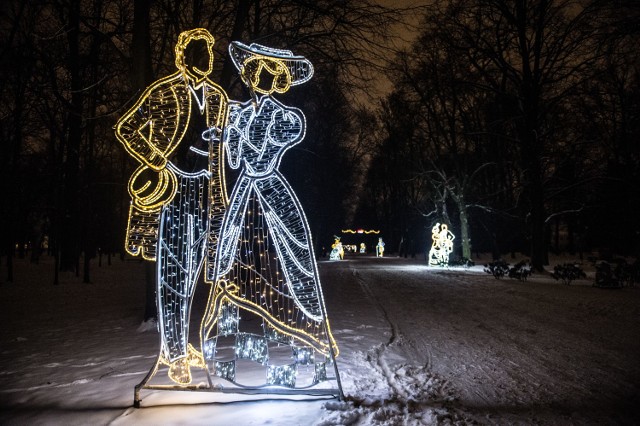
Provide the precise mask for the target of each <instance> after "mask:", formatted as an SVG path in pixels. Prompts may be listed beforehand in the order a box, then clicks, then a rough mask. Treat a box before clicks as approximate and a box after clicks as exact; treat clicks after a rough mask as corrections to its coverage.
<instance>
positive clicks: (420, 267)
mask: <svg viewBox="0 0 640 426" xmlns="http://www.w3.org/2000/svg"><path fill="white" fill-rule="evenodd" d="M3 260H4V259H3ZM475 260H476V264H477V265H478V266H475V267H472V268H469V269H463V268H448V269H446V268H428V267H427V266H426V262H425V261H424V259H405V258H397V257H385V258H375V257H367V256H358V255H351V256H350V257H349V256H347V257H346V258H345V260H344V261H332V262H330V261H321V262H320V264H319V268H320V274H321V278H322V282H323V287H324V292H325V299H326V304H327V309H328V312H329V316H330V320H331V324H332V329H333V330H334V335H335V338H336V340H337V342H338V345H339V346H340V356H339V357H338V367H339V370H340V375H341V379H342V385H343V388H344V392H345V395H346V400H345V401H338V400H337V399H334V398H326V397H325V398H316V397H308V396H301V397H298V396H296V397H291V396H265V395H261V396H247V395H238V394H220V393H203V392H198V393H196V392H172V391H158V390H143V391H142V394H141V395H142V404H141V405H142V408H133V406H132V403H133V389H134V386H135V385H136V384H137V383H139V382H140V381H141V380H142V378H143V377H144V376H145V375H146V373H147V372H148V370H149V368H150V367H151V366H152V364H153V362H154V360H155V356H156V355H157V350H158V344H159V341H158V335H157V332H156V331H155V327H154V326H153V324H148V323H142V322H141V317H142V313H143V311H144V302H145V300H144V286H143V282H144V281H143V280H144V267H143V265H142V264H141V263H140V262H139V261H136V260H129V259H128V260H126V261H121V260H120V259H117V260H114V261H113V263H112V265H111V266H107V265H106V264H103V266H102V267H98V266H97V265H96V264H95V262H94V264H93V269H92V279H93V282H92V283H90V284H83V283H82V282H81V280H80V279H79V278H77V277H76V276H75V275H73V274H62V275H61V277H60V285H58V286H53V285H52V284H51V282H52V278H51V277H52V268H53V265H52V261H51V259H50V258H47V257H45V258H43V259H41V262H40V263H39V264H32V263H29V262H28V261H26V260H20V259H18V260H16V262H15V263H16V264H15V282H13V283H8V282H6V281H4V280H5V277H6V269H5V267H6V264H5V263H3V264H2V265H0V274H1V275H0V277H2V280H3V282H2V283H1V284H0V321H1V323H2V327H1V329H0V424H9V425H13V424H15V425H23V424H30V425H40V424H47V425H50V424H65V425H76V424H92V425H99V424H114V425H133V424H135V425H157V424H163V425H167V424H168V425H172V424H206V425H212V424H214V425H235V426H241V425H263V424H268V425H311V424H315V425H325V426H326V425H431V424H544V425H567V424H580V425H582V424H587V425H589V424H634V423H637V422H638V421H640V408H639V407H640V389H639V388H640V356H639V355H640V327H639V326H638V321H639V319H640V287H626V288H623V289H615V290H614V289H600V288H595V287H593V286H592V282H593V274H594V271H593V267H591V266H590V265H589V264H585V265H583V267H584V269H585V271H586V272H587V273H588V278H587V279H586V280H578V281H574V282H573V283H572V284H571V285H570V286H567V285H564V284H562V283H561V282H560V281H555V280H553V279H552V278H550V277H549V275H548V273H547V274H543V273H536V274H534V275H533V276H531V277H530V278H529V279H528V280H527V281H526V282H520V281H517V280H512V279H509V278H504V279H501V280H497V279H495V278H493V277H492V276H490V275H488V274H486V273H484V272H483V271H482V264H483V262H484V263H486V262H487V261H488V259H484V260H483V259H475ZM507 260H508V261H509V262H510V263H515V262H516V261H517V259H516V260H511V259H507ZM573 260H575V259H570V258H563V259H555V260H554V259H552V261H551V265H550V266H549V268H548V269H549V270H550V271H551V270H553V265H555V264H558V263H565V262H568V261H573ZM103 261H104V259H103ZM104 263H106V262H104ZM207 291H208V288H207V285H206V284H201V285H200V286H199V292H197V293H196V302H194V317H195V318H196V319H194V321H195V322H197V315H198V313H199V312H201V311H202V309H201V308H202V307H201V305H202V303H200V304H199V305H198V303H199V301H201V300H202V299H205V298H206V297H205V296H206V293H207Z"/></svg>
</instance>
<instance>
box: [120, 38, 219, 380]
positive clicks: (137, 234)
mask: <svg viewBox="0 0 640 426" xmlns="http://www.w3.org/2000/svg"><path fill="white" fill-rule="evenodd" d="M213 44H214V38H213V36H212V35H211V34H210V33H209V32H208V31H207V30H205V29H202V28H197V29H193V30H189V31H185V32H183V33H181V34H180V35H179V37H178V42H177V44H176V46H175V55H176V57H175V65H176V67H177V68H178V70H177V72H175V73H173V74H171V75H169V76H167V77H164V78H162V79H160V80H158V81H156V82H155V83H153V84H152V85H151V86H149V87H148V88H147V89H146V90H145V91H144V93H143V94H142V96H141V97H140V99H139V100H138V101H137V102H136V103H135V105H133V107H132V108H131V109H130V110H129V111H127V112H126V113H125V114H124V115H123V116H122V118H120V120H119V121H118V123H117V124H116V136H117V138H118V140H119V141H120V142H121V143H122V144H123V145H124V147H125V148H126V150H127V151H128V152H129V153H130V154H131V155H132V156H133V157H134V158H135V159H136V160H138V162H140V163H141V164H140V166H139V167H138V169H137V170H135V171H134V173H133V175H132V176H131V179H130V180H129V193H130V195H131V197H132V202H131V207H130V210H129V221H128V228H127V242H126V250H127V251H128V252H129V253H130V254H132V255H134V256H136V255H141V256H142V257H143V258H144V259H147V260H156V268H157V289H156V297H157V305H158V323H159V330H160V336H161V343H160V346H161V347H160V356H159V357H158V360H157V362H156V366H155V367H154V369H153V370H152V371H153V373H151V372H150V374H149V376H147V378H145V382H143V383H142V384H141V385H140V386H142V385H143V384H144V383H146V380H148V379H149V378H150V376H152V375H153V374H155V371H156V370H157V368H158V364H164V365H168V366H169V373H168V374H169V377H170V378H171V380H172V381H174V382H175V383H177V384H180V385H187V384H189V383H191V371H190V368H191V367H192V366H198V367H202V368H204V361H203V359H202V354H201V353H200V352H199V351H197V350H196V349H194V347H193V346H192V345H191V344H189V343H188V340H189V317H190V313H191V300H192V296H193V294H194V290H195V286H196V282H197V280H198V276H199V275H200V271H201V269H202V266H203V261H204V259H205V256H206V255H207V254H208V255H209V256H210V258H209V259H208V260H209V262H208V263H212V262H211V260H212V259H211V256H213V254H215V249H216V247H215V244H216V242H217V238H218V231H219V228H220V224H221V222H222V217H223V214H224V206H225V203H226V194H225V190H224V167H220V165H221V161H222V159H223V157H222V147H221V144H220V143H219V142H220V137H221V132H222V128H223V126H224V123H225V121H226V118H227V106H228V100H227V95H226V94H225V92H224V91H223V90H222V88H220V86H218V85H217V84H215V83H214V82H212V81H211V80H209V78H208V76H209V74H210V73H211V71H212V70H213ZM210 266H211V265H208V267H210Z"/></svg>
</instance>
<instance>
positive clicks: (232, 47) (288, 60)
mask: <svg viewBox="0 0 640 426" xmlns="http://www.w3.org/2000/svg"><path fill="white" fill-rule="evenodd" d="M229 53H230V54H231V60H232V61H233V64H234V65H235V66H236V68H237V69H238V71H242V67H243V64H244V62H245V61H246V60H247V59H249V58H251V57H255V56H257V57H264V58H267V59H273V60H276V61H278V62H281V63H282V64H283V65H285V66H286V67H287V68H288V69H289V73H290V74H291V85H292V86H296V85H298V84H302V83H305V82H307V81H309V79H311V77H312V76H313V65H312V64H311V62H310V61H309V60H308V59H307V58H305V57H304V56H298V55H294V54H293V52H291V51H290V50H284V49H274V48H272V47H267V46H263V45H261V44H257V43H251V45H249V46H247V45H246V44H244V43H240V42H239V41H232V42H231V44H229Z"/></svg>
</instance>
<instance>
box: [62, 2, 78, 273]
mask: <svg viewBox="0 0 640 426" xmlns="http://www.w3.org/2000/svg"><path fill="white" fill-rule="evenodd" d="M79 33H80V2H79V0H74V1H72V2H71V4H70V6H69V30H68V31H67V41H68V43H69V60H68V70H69V73H70V75H71V105H70V107H69V111H68V115H69V132H68V136H67V157H66V162H65V163H64V166H63V167H64V170H65V175H64V176H65V178H64V189H63V195H62V200H63V206H62V208H63V216H62V232H61V234H60V269H61V270H63V271H73V270H74V269H75V270H76V273H78V271H77V265H78V260H79V256H80V253H79V241H78V240H79V230H78V227H79V226H81V224H80V220H79V219H80V218H79V217H78V216H79V215H78V173H79V168H80V144H81V140H82V113H83V111H82V102H83V94H82V75H81V73H80V63H81V61H80V46H79Z"/></svg>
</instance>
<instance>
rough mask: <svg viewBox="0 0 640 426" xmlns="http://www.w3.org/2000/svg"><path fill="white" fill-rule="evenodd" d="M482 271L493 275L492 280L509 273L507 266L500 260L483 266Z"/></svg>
mask: <svg viewBox="0 0 640 426" xmlns="http://www.w3.org/2000/svg"><path fill="white" fill-rule="evenodd" d="M484 271H485V272H486V273H487V274H491V275H493V277H494V278H496V279H500V278H502V277H504V276H505V274H508V273H509V264H508V263H507V262H505V261H504V260H502V259H498V260H494V261H493V262H490V263H487V264H486V265H484Z"/></svg>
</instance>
